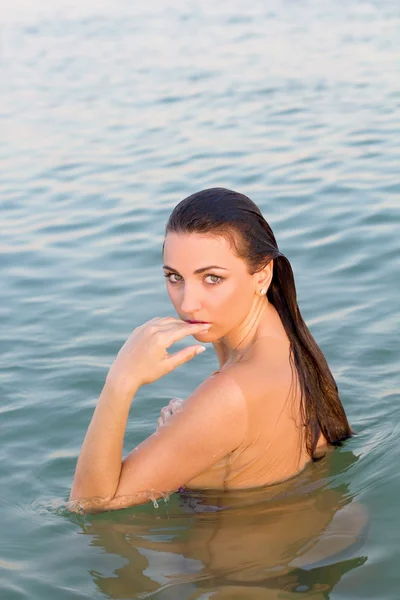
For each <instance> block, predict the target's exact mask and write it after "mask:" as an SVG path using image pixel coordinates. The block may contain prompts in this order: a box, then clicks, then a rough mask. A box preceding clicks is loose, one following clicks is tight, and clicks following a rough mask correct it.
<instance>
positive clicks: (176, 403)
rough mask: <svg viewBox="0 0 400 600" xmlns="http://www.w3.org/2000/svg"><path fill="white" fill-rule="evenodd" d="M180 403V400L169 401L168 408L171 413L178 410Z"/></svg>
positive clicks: (181, 401)
mask: <svg viewBox="0 0 400 600" xmlns="http://www.w3.org/2000/svg"><path fill="white" fill-rule="evenodd" d="M182 403H183V400H181V399H180V398H174V399H173V400H171V401H170V403H169V405H168V406H169V408H170V410H171V411H172V412H175V411H176V410H178V408H180V407H181V406H182Z"/></svg>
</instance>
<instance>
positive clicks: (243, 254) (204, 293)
mask: <svg viewBox="0 0 400 600" xmlns="http://www.w3.org/2000/svg"><path fill="white" fill-rule="evenodd" d="M163 259H164V275H165V277H166V282H167V290H168V294H169V296H170V299H171V301H172V304H173V305H174V308H175V311H176V313H177V315H178V318H174V317H167V318H155V319H152V320H151V321H149V322H147V323H145V324H144V325H142V326H140V327H138V328H137V329H135V330H134V331H133V333H132V334H131V335H130V337H129V338H128V340H127V341H126V343H125V344H124V346H123V347H122V349H121V350H120V352H119V353H118V355H117V357H116V359H115V361H114V363H113V364H112V366H111V368H110V370H109V372H108V375H107V378H106V382H105V385H104V388H103V391H102V393H101V395H100V398H99V400H98V403H97V406H96V409H95V412H94V415H93V418H92V421H91V423H90V426H89V428H88V431H87V434H86V437H85V439H84V442H83V445H82V449H81V452H80V456H79V459H78V463H77V467H76V472H75V477H74V482H73V487H72V491H71V496H70V500H71V507H72V508H74V507H75V508H80V509H82V510H85V511H95V510H110V509H117V508H123V507H126V506H131V505H134V504H141V503H145V502H148V501H149V500H150V499H154V498H157V497H160V496H161V495H163V494H164V493H165V492H170V491H176V490H178V489H179V488H181V487H183V486H184V487H186V488H200V489H204V488H212V489H221V490H230V489H246V488H254V487H259V486H265V485H268V484H271V483H275V482H278V481H283V480H285V479H288V478H289V477H293V476H294V475H296V474H297V473H299V472H300V471H301V470H302V469H303V468H304V467H305V466H306V465H307V463H308V462H310V461H312V460H315V459H317V458H318V457H319V456H321V454H323V453H324V452H325V451H326V448H327V447H328V446H334V445H337V444H339V443H340V442H341V441H342V440H345V439H346V438H348V437H349V436H350V435H351V429H350V426H349V423H348V421H347V418H346V415H345V412H344V409H343V406H342V404H341V401H340V399H339V396H338V390H337V386H336V384H335V381H334V378H333V376H332V374H331V371H330V369H329V367H328V365H327V362H326V360H325V358H324V356H323V354H322V352H321V350H320V348H319V347H318V345H317V344H316V342H315V340H314V338H313V337H312V335H311V333H310V331H309V330H308V328H307V326H306V324H305V322H304V320H303V318H302V316H301V313H300V310H299V307H298V305H297V300H296V289H295V283H294V278H293V273H292V269H291V266H290V263H289V261H288V260H287V258H286V257H285V256H283V255H282V254H281V253H280V252H279V250H278V246H277V243H276V240H275V237H274V235H273V233H272V230H271V228H270V227H269V225H268V223H267V222H266V221H265V219H264V218H263V216H262V214H261V212H260V210H259V209H258V207H257V206H256V205H255V204H254V203H253V202H252V201H251V200H250V199H249V198H247V197H246V196H244V195H242V194H239V193H237V192H234V191H231V190H227V189H223V188H213V189H209V190H204V191H202V192H199V193H196V194H193V195H192V196H190V197H188V198H186V199H185V200H183V201H182V202H180V203H179V204H178V205H177V206H176V207H175V209H174V210H173V212H172V214H171V216H170V218H169V220H168V223H167V226H166V237H165V242H164V249H163ZM189 335H192V336H194V337H195V339H196V340H197V342H199V343H197V344H195V345H192V346H189V347H187V348H185V349H183V350H180V351H179V352H175V353H168V349H169V348H170V347H171V346H172V344H173V343H174V342H177V341H179V340H181V339H183V338H185V337H186V336H189ZM205 342H211V343H212V344H213V346H214V349H215V351H216V354H217V358H218V361H219V365H220V368H219V370H218V371H217V372H215V373H213V374H212V375H211V376H210V377H208V378H207V379H206V380H205V381H204V382H203V383H202V384H201V385H200V386H199V387H198V388H197V389H196V390H195V391H194V392H193V393H192V394H191V395H190V396H189V397H188V398H187V399H186V400H185V402H172V403H170V406H169V407H167V408H166V409H164V410H163V411H162V414H161V417H160V419H159V427H158V429H157V431H156V432H155V433H154V434H153V435H151V436H150V437H149V438H148V439H146V440H145V441H144V442H143V443H141V444H140V445H139V446H138V447H137V448H135V449H133V450H132V452H131V453H130V454H128V456H127V457H126V458H124V459H123V457H122V448H123V439H124V434H125V429H126V424H127V419H128V414H129V410H130V407H131V403H132V400H134V396H135V394H136V393H137V391H138V390H139V388H140V387H141V386H142V385H145V384H149V383H152V382H153V381H156V380H157V379H159V378H160V377H162V376H163V375H165V374H167V373H169V372H171V371H172V370H174V369H175V368H177V367H178V366H179V365H181V364H183V363H185V362H187V361H189V360H191V359H193V358H194V357H195V356H196V354H198V353H199V352H201V351H203V349H204V346H203V345H202V343H205Z"/></svg>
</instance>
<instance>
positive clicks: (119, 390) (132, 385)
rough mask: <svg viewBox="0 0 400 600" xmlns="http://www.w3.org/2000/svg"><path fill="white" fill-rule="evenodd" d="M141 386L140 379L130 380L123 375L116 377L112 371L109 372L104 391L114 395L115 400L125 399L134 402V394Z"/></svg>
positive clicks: (108, 394)
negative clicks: (122, 376)
mask: <svg viewBox="0 0 400 600" xmlns="http://www.w3.org/2000/svg"><path fill="white" fill-rule="evenodd" d="M139 388H140V382H139V381H132V380H131V379H130V380H129V381H127V380H125V379H124V378H121V377H116V376H115V375H114V374H113V373H111V372H110V371H109V372H108V374H107V377H106V381H105V384H104V387H103V391H104V392H105V393H106V394H107V396H112V397H113V398H114V400H115V401H117V400H118V401H122V400H125V401H126V402H132V399H133V396H134V395H135V394H136V392H137V391H138V389H139Z"/></svg>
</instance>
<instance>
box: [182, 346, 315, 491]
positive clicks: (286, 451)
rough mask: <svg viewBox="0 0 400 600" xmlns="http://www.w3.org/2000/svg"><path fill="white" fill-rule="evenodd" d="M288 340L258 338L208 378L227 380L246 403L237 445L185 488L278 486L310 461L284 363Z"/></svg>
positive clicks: (296, 391) (295, 388)
mask: <svg viewBox="0 0 400 600" xmlns="http://www.w3.org/2000/svg"><path fill="white" fill-rule="evenodd" d="M289 349H290V346H289V342H288V340H285V339H282V338H275V337H271V336H268V337H262V338H260V339H259V340H257V342H256V343H255V344H254V346H253V347H252V348H251V349H250V350H249V351H248V352H247V353H246V354H245V355H244V357H242V359H241V361H240V362H238V363H235V364H228V363H227V364H225V365H224V366H222V367H221V369H220V370H219V371H217V372H216V374H215V375H214V376H216V377H229V378H230V379H232V380H233V381H234V382H235V384H236V385H237V386H239V388H240V389H241V392H242V394H243V397H244V399H245V403H246V413H247V428H246V435H245V438H244V440H243V443H242V444H241V445H240V446H239V447H238V448H237V449H236V450H234V451H233V452H231V453H230V454H229V455H228V456H226V457H225V458H223V459H222V460H219V461H218V462H217V463H215V464H214V465H213V466H212V467H211V468H210V469H208V470H207V471H205V472H203V473H201V474H200V475H198V476H197V477H195V478H194V479H192V480H191V481H190V482H188V483H187V487H188V488H205V487H207V488H223V489H234V488H236V489H237V488H250V487H259V486H263V485H268V484H271V483H274V482H277V481H282V480H284V479H288V478H289V477H292V476H294V475H296V474H297V473H298V472H299V471H301V470H302V469H303V468H304V467H305V465H306V464H307V462H309V460H310V457H309V455H308V453H307V450H306V447H305V435H304V432H305V428H304V424H303V423H302V419H301V414H300V387H299V385H298V381H297V376H296V372H295V371H294V370H292V368H291V365H290V361H289Z"/></svg>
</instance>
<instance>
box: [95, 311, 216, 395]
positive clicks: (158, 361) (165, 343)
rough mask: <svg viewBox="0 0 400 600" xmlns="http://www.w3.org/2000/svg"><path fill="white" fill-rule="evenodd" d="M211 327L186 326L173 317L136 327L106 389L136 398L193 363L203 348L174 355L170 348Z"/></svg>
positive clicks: (192, 348) (194, 347)
mask: <svg viewBox="0 0 400 600" xmlns="http://www.w3.org/2000/svg"><path fill="white" fill-rule="evenodd" d="M209 327H210V326H209V325H205V324H203V323H196V324H193V323H186V322H185V321H182V320H181V319H176V318H173V317H166V318H155V319H152V320H151V321H148V322H147V323H144V325H141V326H140V327H137V328H136V329H135V330H134V331H133V332H132V333H131V335H130V336H129V338H128V339H127V341H126V342H125V344H124V345H123V346H122V348H121V350H120V351H119V353H118V355H117V357H116V359H115V361H114V363H113V364H112V366H111V368H110V370H109V372H108V375H107V385H108V386H110V385H111V386H112V387H113V388H118V389H123V390H124V391H126V392H127V393H132V394H134V393H135V392H136V390H137V389H138V388H139V387H140V386H141V385H144V384H146V383H152V382H153V381H156V380H157V379H159V378H160V377H162V376H163V375H166V374H167V373H169V372H170V371H173V370H174V369H176V368H177V367H179V366H180V365H182V364H183V363H185V362H187V361H189V360H191V359H192V358H194V357H195V356H196V354H199V353H200V352H202V351H203V350H205V347H204V346H201V345H200V344H196V345H195V346H188V347H187V348H184V349H183V350H180V351H179V352H175V353H174V354H168V352H167V348H169V347H170V346H171V345H172V344H173V343H174V342H177V341H179V340H181V339H183V338H184V337H186V336H187V335H196V334H200V333H202V332H203V333H206V332H207V331H208V329H209Z"/></svg>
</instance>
